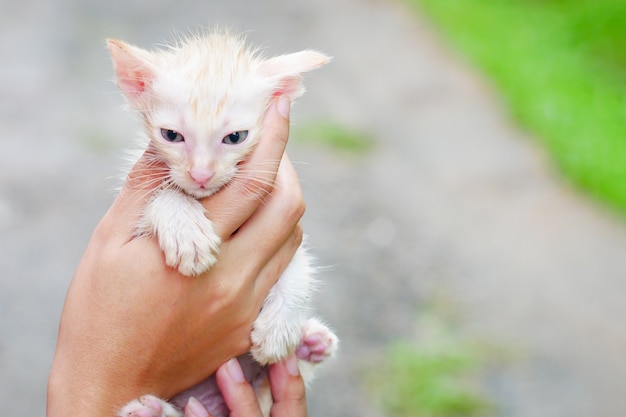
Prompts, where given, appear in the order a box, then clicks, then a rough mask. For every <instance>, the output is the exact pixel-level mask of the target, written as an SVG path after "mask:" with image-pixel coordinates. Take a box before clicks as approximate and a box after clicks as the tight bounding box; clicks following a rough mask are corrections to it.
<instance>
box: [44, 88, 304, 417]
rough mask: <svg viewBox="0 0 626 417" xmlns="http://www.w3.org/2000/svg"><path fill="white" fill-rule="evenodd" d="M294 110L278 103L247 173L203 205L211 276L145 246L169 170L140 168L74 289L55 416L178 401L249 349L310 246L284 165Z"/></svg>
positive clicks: (56, 370)
mask: <svg viewBox="0 0 626 417" xmlns="http://www.w3.org/2000/svg"><path fill="white" fill-rule="evenodd" d="M288 109H289V103H288V102H287V101H286V99H277V100H275V102H273V104H272V106H270V108H269V110H268V112H267V114H266V117H265V121H264V133H263V136H262V138H261V139H260V141H259V144H258V146H257V149H256V150H255V151H254V153H253V154H252V155H251V157H250V159H249V161H248V162H247V163H246V164H245V166H246V167H245V168H244V169H242V172H243V175H241V176H239V177H238V178H237V179H235V180H234V181H233V182H232V183H231V184H230V185H229V186H227V187H225V188H224V189H223V190H222V191H220V192H219V193H217V194H215V195H214V196H211V197H210V198H208V199H207V200H206V201H204V202H203V204H204V205H205V207H206V208H207V210H208V211H209V212H210V213H211V220H212V221H213V222H214V223H215V226H216V230H217V232H218V234H219V235H220V237H221V238H222V240H223V243H222V245H221V248H220V254H219V261H218V263H217V264H216V265H215V266H214V267H213V268H212V269H211V270H210V271H209V272H208V273H206V274H204V275H202V276H199V277H195V278H191V277H185V276H182V275H180V274H179V273H178V272H177V271H175V270H174V269H171V268H168V267H167V266H166V265H165V262H164V259H163V255H162V253H161V250H160V249H159V247H158V243H157V241H156V239H155V238H154V237H152V238H148V237H135V236H134V230H135V226H136V224H137V221H138V219H139V217H140V215H141V210H142V208H143V207H144V206H145V203H146V202H147V201H148V199H149V198H150V194H151V191H152V190H154V189H155V188H156V187H157V186H158V181H156V180H155V179H156V178H157V177H159V175H158V172H159V169H160V167H158V166H154V165H153V163H150V162H148V160H149V158H146V157H145V156H144V157H143V158H142V159H141V160H140V161H139V162H138V163H137V165H136V166H135V167H134V168H133V170H132V172H131V173H130V175H129V178H128V180H127V181H126V183H125V185H124V187H123V189H122V190H121V192H120V194H119V196H118V197H117V199H116V200H115V202H114V203H113V205H112V207H111V208H110V210H109V211H108V212H107V213H106V215H105V216H104V218H103V219H102V220H101V222H100V223H99V225H98V226H97V228H96V230H95V231H94V233H93V235H92V238H91V240H90V242H89V244H88V247H87V249H86V251H85V254H84V255H83V258H82V260H81V262H80V264H79V265H78V268H77V271H76V274H75V276H74V279H73V281H72V284H71V285H70V289H69V291H68V295H67V298H66V302H65V306H64V310H63V313H62V317H61V324H60V328H59V336H58V341H57V349H56V352H55V357H54V361H53V364H52V369H51V373H50V379H49V385H48V413H47V415H48V417H55V416H61V415H63V416H65V415H81V414H89V415H92V416H110V415H113V414H114V413H115V412H116V411H117V409H119V407H121V406H122V405H123V404H125V403H126V402H127V401H129V400H130V399H132V398H134V397H137V396H139V395H141V394H144V393H146V392H152V393H154V394H156V395H159V396H162V397H165V398H168V397H171V396H173V395H174V394H175V393H177V392H180V391H182V390H184V389H185V388H187V387H189V386H192V385H194V384H195V383H197V382H199V381H201V380H202V379H204V378H205V377H206V376H208V375H210V374H212V373H213V372H214V371H215V370H216V369H217V367H218V366H219V365H220V364H221V363H224V362H225V361H227V360H228V359H229V358H231V357H233V356H237V355H239V354H241V353H244V352H246V351H247V350H248V349H249V348H250V339H249V334H250V330H251V325H252V323H253V321H254V319H255V318H256V316H257V315H258V312H259V310H260V308H261V305H262V303H263V301H264V299H265V296H266V295H267V292H268V291H269V289H270V288H271V286H272V285H273V284H274V283H275V282H276V280H277V279H278V277H279V276H280V274H281V273H282V271H283V270H284V269H285V268H286V266H287V265H288V263H289V261H290V260H291V258H292V256H293V254H294V253H295V251H296V249H297V247H298V246H299V244H300V241H301V238H302V231H301V229H300V227H299V226H298V221H299V219H300V217H301V216H302V214H303V211H304V203H303V200H302V195H301V190H300V187H299V184H298V181H297V177H296V175H295V172H294V171H293V167H292V166H291V164H290V163H289V160H288V159H287V158H286V157H285V156H283V153H284V148H285V144H286V141H287V137H288V130H289V123H288V120H287V116H288ZM281 159H282V160H281ZM279 161H281V162H280V166H278V165H279V164H278V162H279ZM253 173H254V174H253ZM274 180H275V181H276V185H275V186H273V184H274ZM235 231H237V233H235V234H233V233H234V232H235Z"/></svg>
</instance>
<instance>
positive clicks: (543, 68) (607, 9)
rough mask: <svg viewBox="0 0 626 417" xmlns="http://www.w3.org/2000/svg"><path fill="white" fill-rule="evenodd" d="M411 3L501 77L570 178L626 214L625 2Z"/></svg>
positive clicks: (522, 116) (527, 123)
mask: <svg viewBox="0 0 626 417" xmlns="http://www.w3.org/2000/svg"><path fill="white" fill-rule="evenodd" d="M406 1H408V2H410V3H412V4H415V5H416V6H417V7H418V9H419V10H420V11H422V12H423V13H424V14H425V15H426V16H428V17H430V18H431V19H432V20H433V22H435V24H436V25H437V26H438V27H439V28H440V29H441V31H442V32H443V33H444V35H445V36H446V37H447V38H448V39H449V40H450V42H451V43H452V44H453V45H455V46H456V47H457V48H458V49H459V50H460V51H462V53H463V54H464V55H466V56H467V57H468V58H469V59H470V61H472V62H474V63H475V65H477V66H478V67H479V68H481V69H482V70H483V71H484V72H485V74H486V75H487V76H488V77H489V78H490V79H491V80H493V82H494V84H495V85H496V87H497V88H498V89H499V91H500V92H501V94H502V96H503V97H504V100H505V102H506V103H507V105H508V107H509V109H510V112H511V114H512V115H513V116H514V118H515V119H516V120H517V121H518V122H519V124H520V125H521V126H523V127H524V128H525V129H527V130H528V131H529V132H530V133H531V134H533V135H534V136H536V137H537V138H538V139H540V140H541V141H542V142H543V144H544V145H545V147H546V148H547V149H548V151H549V152H550V154H551V155H552V156H553V159H554V161H556V164H557V165H558V166H559V167H560V168H561V170H562V171H563V172H564V174H565V176H566V177H568V178H570V179H571V181H572V182H573V183H574V184H576V185H577V186H579V187H581V188H583V189H585V190H587V192H589V193H591V194H592V195H594V196H595V197H597V198H599V199H601V200H603V201H604V202H606V203H608V204H609V205H611V206H613V207H615V208H617V210H619V211H620V212H621V213H622V214H626V29H625V28H626V1H624V0H406Z"/></svg>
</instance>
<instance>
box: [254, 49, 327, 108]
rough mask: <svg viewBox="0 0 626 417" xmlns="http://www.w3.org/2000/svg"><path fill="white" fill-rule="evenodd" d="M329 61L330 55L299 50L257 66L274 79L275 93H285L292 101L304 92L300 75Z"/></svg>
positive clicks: (263, 74)
mask: <svg viewBox="0 0 626 417" xmlns="http://www.w3.org/2000/svg"><path fill="white" fill-rule="evenodd" d="M329 61H330V57H328V56H326V55H324V54H322V53H320V52H316V51H301V52H296V53H293V54H288V55H281V56H277V57H274V58H270V59H268V60H266V61H264V62H262V63H261V65H260V66H259V73H260V74H261V75H262V76H264V77H267V78H270V79H272V80H273V81H275V83H276V87H275V94H277V95H285V96H287V97H288V98H289V100H290V101H293V100H294V99H296V98H298V97H300V96H301V95H302V94H303V93H304V87H303V86H302V75H303V74H304V73H305V72H309V71H313V70H314V69H316V68H319V67H321V66H322V65H325V64H326V63H328V62H329Z"/></svg>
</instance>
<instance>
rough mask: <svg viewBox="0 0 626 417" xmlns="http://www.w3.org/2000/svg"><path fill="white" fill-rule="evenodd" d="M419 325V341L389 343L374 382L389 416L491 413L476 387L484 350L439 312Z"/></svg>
mask: <svg viewBox="0 0 626 417" xmlns="http://www.w3.org/2000/svg"><path fill="white" fill-rule="evenodd" d="M419 327H420V329H421V331H420V337H419V339H418V340H417V341H415V342H398V343H396V344H394V345H393V346H391V348H390V349H389V352H388V359H387V362H386V364H384V365H383V368H382V370H380V369H378V370H377V371H376V375H375V376H373V377H372V380H371V381H370V382H371V383H372V386H373V387H374V390H375V392H376V395H377V396H378V397H379V399H380V401H381V403H382V406H383V408H384V409H385V411H386V412H387V413H388V415H390V416H394V417H456V416H464V417H476V416H486V415H489V413H490V411H491V409H492V407H491V406H490V404H489V402H488V401H487V400H486V399H485V397H484V396H483V395H482V394H481V393H480V392H479V391H478V389H477V388H476V386H477V374H478V372H479V371H480V369H481V366H483V361H482V358H481V350H480V349H479V348H478V347H477V346H476V345H474V344H472V343H469V342H468V341H467V340H464V339H463V338H461V337H459V336H458V335H457V334H456V333H455V332H453V330H452V329H450V328H449V327H448V326H446V325H445V324H444V323H443V322H442V321H441V320H440V319H438V318H436V317H435V316H432V315H423V316H421V318H420V321H419Z"/></svg>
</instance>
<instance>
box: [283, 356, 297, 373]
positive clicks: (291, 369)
mask: <svg viewBox="0 0 626 417" xmlns="http://www.w3.org/2000/svg"><path fill="white" fill-rule="evenodd" d="M285 368H286V369H287V373H288V374H289V375H291V376H298V375H300V367H299V366H298V357H297V356H296V355H295V354H292V355H291V356H289V357H288V358H287V359H285Z"/></svg>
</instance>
